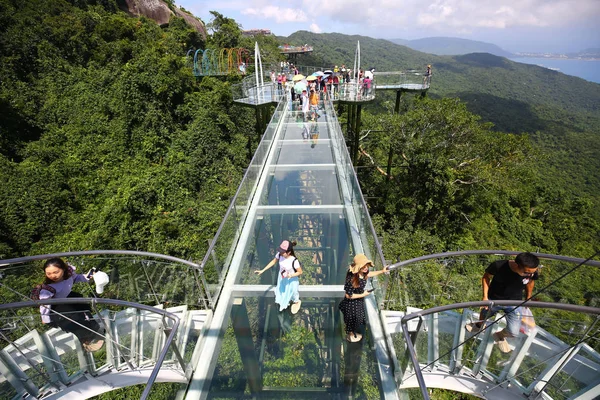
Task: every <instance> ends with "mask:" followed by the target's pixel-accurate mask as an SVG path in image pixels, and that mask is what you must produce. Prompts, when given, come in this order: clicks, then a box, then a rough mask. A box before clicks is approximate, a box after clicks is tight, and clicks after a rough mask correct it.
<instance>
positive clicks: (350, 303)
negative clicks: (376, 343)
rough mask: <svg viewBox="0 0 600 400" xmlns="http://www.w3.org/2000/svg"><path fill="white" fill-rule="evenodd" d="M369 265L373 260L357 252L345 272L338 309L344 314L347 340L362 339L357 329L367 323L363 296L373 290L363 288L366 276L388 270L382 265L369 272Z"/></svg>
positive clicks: (365, 283)
mask: <svg viewBox="0 0 600 400" xmlns="http://www.w3.org/2000/svg"><path fill="white" fill-rule="evenodd" d="M371 266H373V261H371V260H369V259H368V258H367V256H365V255H364V254H357V255H356V256H355V257H354V259H353V260H352V264H350V266H349V267H348V272H347V273H346V283H345V284H344V292H345V295H344V300H342V302H341V303H340V305H339V309H340V311H341V312H342V314H343V316H344V324H345V325H346V340H347V341H349V342H358V341H360V340H361V339H362V334H360V333H359V332H358V331H359V329H360V328H361V326H363V325H365V324H366V323H367V321H366V316H365V315H366V314H365V297H367V296H368V295H369V294H371V292H373V289H369V290H365V287H366V286H367V278H368V277H373V276H377V275H381V274H383V273H388V272H389V271H388V269H387V267H383V269H382V270H380V271H374V272H369V267H371Z"/></svg>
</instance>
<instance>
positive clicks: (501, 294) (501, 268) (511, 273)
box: [466, 253, 540, 353]
mask: <svg viewBox="0 0 600 400" xmlns="http://www.w3.org/2000/svg"><path fill="white" fill-rule="evenodd" d="M539 264H540V260H539V259H538V258H537V257H536V256H535V255H534V254H531V253H521V254H519V255H517V257H516V258H515V260H514V261H512V260H500V261H495V262H493V263H491V264H490V265H489V266H488V267H487V268H486V270H485V273H484V274H483V278H481V286H482V288H483V300H484V301H485V300H523V290H525V298H526V299H529V298H531V294H532V293H533V286H534V285H535V281H536V280H537V279H538V272H537V270H538V266H539ZM498 311H502V312H504V313H505V314H506V328H504V329H502V330H501V331H499V332H496V333H494V340H495V341H496V343H497V344H498V348H499V349H500V351H502V352H503V353H508V352H509V351H510V350H511V349H510V346H509V345H508V342H507V341H506V338H507V337H515V336H517V335H518V334H519V329H520V327H521V308H520V307H514V306H510V307H506V306H493V307H492V308H491V309H487V308H484V309H482V310H481V313H480V321H479V322H475V323H472V324H468V325H467V326H466V329H467V330H468V331H469V332H478V331H479V330H480V329H482V327H483V321H485V320H486V319H487V318H490V317H492V316H493V315H494V314H496V313H497V312H498Z"/></svg>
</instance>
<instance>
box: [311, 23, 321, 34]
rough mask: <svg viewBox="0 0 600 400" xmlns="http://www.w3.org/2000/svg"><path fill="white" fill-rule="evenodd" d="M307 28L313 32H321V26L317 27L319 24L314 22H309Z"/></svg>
mask: <svg viewBox="0 0 600 400" xmlns="http://www.w3.org/2000/svg"><path fill="white" fill-rule="evenodd" d="M309 30H310V31H311V32H313V33H321V32H323V30H322V29H321V28H319V25H317V24H315V23H314V22H313V23H312V24H310V27H309Z"/></svg>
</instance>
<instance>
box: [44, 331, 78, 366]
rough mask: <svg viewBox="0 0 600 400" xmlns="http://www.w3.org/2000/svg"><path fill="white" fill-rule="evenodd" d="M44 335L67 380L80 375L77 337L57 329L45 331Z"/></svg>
mask: <svg viewBox="0 0 600 400" xmlns="http://www.w3.org/2000/svg"><path fill="white" fill-rule="evenodd" d="M40 332H41V331H40ZM46 334H47V336H48V338H49V339H50V342H51V343H52V346H53V347H54V349H55V350H56V352H57V354H58V356H59V357H60V364H61V365H62V367H63V368H64V369H65V372H66V374H67V376H68V377H69V378H73V377H75V376H77V375H78V374H79V373H80V366H79V359H78V356H77V347H76V342H77V337H75V335H73V334H71V333H67V332H64V331H62V330H60V329H57V328H54V329H50V330H48V331H46Z"/></svg>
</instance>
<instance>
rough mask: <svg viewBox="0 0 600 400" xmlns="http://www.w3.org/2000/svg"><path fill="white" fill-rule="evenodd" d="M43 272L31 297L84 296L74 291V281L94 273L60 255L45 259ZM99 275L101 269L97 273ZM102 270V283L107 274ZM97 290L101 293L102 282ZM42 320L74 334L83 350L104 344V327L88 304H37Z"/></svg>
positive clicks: (77, 281)
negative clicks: (79, 270) (81, 271)
mask: <svg viewBox="0 0 600 400" xmlns="http://www.w3.org/2000/svg"><path fill="white" fill-rule="evenodd" d="M44 274H45V276H46V279H45V280H44V283H43V284H41V285H37V286H36V287H35V288H34V289H33V291H32V294H31V297H32V298H33V299H34V300H46V299H51V298H53V299H66V298H77V297H83V295H81V294H80V293H77V292H73V291H72V290H71V289H72V288H73V284H75V283H79V282H88V279H90V278H94V275H90V274H88V276H89V278H88V276H85V275H82V274H78V273H76V272H75V267H73V266H72V265H69V264H67V263H66V262H65V261H64V260H63V259H61V258H51V259H49V260H47V261H46V262H45V263H44ZM98 274H99V275H100V273H98ZM101 274H103V279H104V281H103V285H104V284H106V283H107V282H108V279H107V276H106V274H104V273H101ZM98 284H99V283H97V288H96V290H97V291H98V292H99V293H102V291H103V289H104V286H103V285H102V286H98ZM40 313H41V314H42V322H43V323H44V324H48V325H49V326H52V327H54V328H60V329H62V330H63V331H65V332H69V333H72V334H74V335H75V336H76V337H77V338H78V339H79V341H80V342H81V346H82V347H83V349H84V350H85V351H90V352H91V351H97V350H100V348H101V347H102V346H103V345H104V339H103V336H102V335H103V334H104V329H102V328H101V327H100V325H99V324H98V322H96V320H95V319H94V317H93V315H92V311H91V309H90V307H89V305H88V304H84V303H79V304H54V305H42V306H40Z"/></svg>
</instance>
